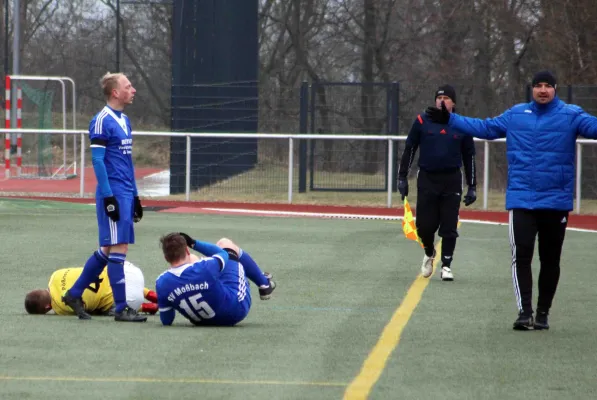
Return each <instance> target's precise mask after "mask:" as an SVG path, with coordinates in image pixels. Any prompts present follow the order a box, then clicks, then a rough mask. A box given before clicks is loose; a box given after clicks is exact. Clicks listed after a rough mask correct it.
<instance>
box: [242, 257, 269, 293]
mask: <svg viewBox="0 0 597 400" xmlns="http://www.w3.org/2000/svg"><path fill="white" fill-rule="evenodd" d="M239 261H240V263H241V264H242V265H243V267H244V269H245V274H246V275H247V277H248V278H249V279H250V280H251V282H253V283H254V284H256V285H257V286H269V280H268V279H267V278H266V277H265V275H263V271H261V269H260V268H259V265H257V263H256V262H255V260H253V259H252V258H251V256H250V255H249V253H247V252H245V251H243V250H242V249H241V251H240V258H239Z"/></svg>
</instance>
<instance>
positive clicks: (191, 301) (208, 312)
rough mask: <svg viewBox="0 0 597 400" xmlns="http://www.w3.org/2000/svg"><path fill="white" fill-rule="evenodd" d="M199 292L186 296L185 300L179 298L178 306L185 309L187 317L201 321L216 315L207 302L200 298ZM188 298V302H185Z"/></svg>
mask: <svg viewBox="0 0 597 400" xmlns="http://www.w3.org/2000/svg"><path fill="white" fill-rule="evenodd" d="M201 297H202V296H201V293H197V294H195V295H193V296H190V297H188V298H187V299H186V300H185V299H181V300H180V303H179V305H180V308H182V309H183V310H185V312H186V313H187V315H188V316H189V318H191V319H192V320H194V321H197V322H199V321H201V320H203V319H210V318H213V317H215V316H216V313H215V312H214V310H213V309H212V308H211V307H210V306H209V304H207V302H206V301H204V300H201V301H200V299H201ZM187 300H188V302H187Z"/></svg>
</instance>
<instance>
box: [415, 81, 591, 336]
mask: <svg viewBox="0 0 597 400" xmlns="http://www.w3.org/2000/svg"><path fill="white" fill-rule="evenodd" d="M556 84H557V83H556V78H555V76H554V75H553V74H552V73H550V72H549V71H542V72H539V73H537V74H536V75H535V76H534V77H533V81H532V85H533V100H532V101H531V102H530V103H523V104H518V105H515V106H514V107H512V108H510V109H508V110H506V111H505V112H504V113H503V114H502V115H500V116H498V117H495V118H488V119H485V120H481V119H476V118H467V117H463V116H460V115H457V114H453V113H450V112H449V110H448V108H447V106H441V105H440V106H437V105H436V107H429V108H428V109H427V113H426V115H427V117H428V118H429V119H430V120H431V121H434V122H435V123H439V124H446V125H445V126H447V127H449V128H453V129H457V130H459V131H460V132H463V133H465V134H468V135H472V136H475V137H478V138H483V139H489V140H492V139H497V138H503V137H505V138H506V143H507V150H506V154H507V158H508V187H507V190H506V209H507V210H509V212H510V224H509V226H510V229H509V236H510V247H511V249H512V280H513V283H514V293H515V297H516V305H517V307H518V318H517V319H516V321H515V322H514V326H513V328H514V329H516V330H528V329H531V328H534V329H549V324H548V321H547V316H548V314H549V310H550V308H551V305H552V301H553V298H554V295H555V293H556V288H557V286H558V281H559V278H560V256H561V253H562V246H563V244H564V235H565V232H566V225H567V222H568V213H569V211H570V210H572V209H573V198H574V170H575V154H576V146H575V144H576V138H577V136H579V135H580V136H584V137H587V138H591V139H597V118H596V117H594V116H592V115H590V114H588V113H586V112H585V111H584V110H583V109H582V108H580V107H578V106H576V105H572V104H566V103H564V102H563V101H561V100H560V99H559V98H558V96H557V95H556ZM537 236H538V237H539V259H540V262H541V268H540V272H539V296H538V300H537V309H536V311H537V313H536V316H535V318H534V319H533V307H532V304H531V300H532V290H533V277H532V273H531V261H532V258H533V252H534V246H535V238H536V237H537Z"/></svg>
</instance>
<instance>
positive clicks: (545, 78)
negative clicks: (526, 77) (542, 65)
mask: <svg viewBox="0 0 597 400" xmlns="http://www.w3.org/2000/svg"><path fill="white" fill-rule="evenodd" d="M542 82H545V83H548V84H550V85H551V86H553V87H554V88H555V87H556V84H557V82H556V77H555V76H553V74H552V73H551V72H549V71H540V72H537V73H536V74H535V76H534V77H533V86H535V85H537V84H539V83H542Z"/></svg>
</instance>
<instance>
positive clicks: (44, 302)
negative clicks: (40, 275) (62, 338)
mask: <svg viewBox="0 0 597 400" xmlns="http://www.w3.org/2000/svg"><path fill="white" fill-rule="evenodd" d="M82 271H83V268H64V269H59V270H57V271H55V272H54V273H53V274H52V276H51V277H50V282H49V283H48V289H36V290H33V291H31V292H29V293H27V295H26V296H25V310H27V312H28V313H29V314H46V313H48V312H49V311H50V310H53V312H54V313H56V314H58V315H74V314H75V313H74V311H73V310H72V309H71V308H70V307H69V306H67V305H66V304H64V302H63V301H62V296H63V295H64V292H66V290H67V289H68V288H69V287H71V286H72V285H73V283H74V282H75V281H76V280H77V278H79V275H81V272H82ZM124 277H125V280H126V301H127V304H128V305H129V306H130V307H131V308H134V309H136V310H138V311H141V312H146V313H149V314H155V313H156V312H157V311H158V305H157V295H156V293H155V292H154V291H153V290H149V289H147V288H146V287H145V278H144V277H143V272H141V270H140V269H139V268H137V267H136V266H135V265H133V264H131V263H130V262H128V261H125V262H124ZM145 300H148V301H149V302H145ZM83 302H84V303H85V311H87V312H88V313H90V314H95V315H110V311H111V309H112V307H113V306H114V297H113V295H112V287H111V286H110V280H109V279H108V271H107V268H104V270H103V271H102V273H101V274H100V276H99V277H98V279H97V280H96V281H95V282H93V283H92V284H91V285H89V286H88V287H87V288H86V289H85V291H84V292H83Z"/></svg>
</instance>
